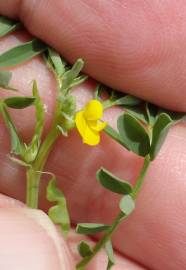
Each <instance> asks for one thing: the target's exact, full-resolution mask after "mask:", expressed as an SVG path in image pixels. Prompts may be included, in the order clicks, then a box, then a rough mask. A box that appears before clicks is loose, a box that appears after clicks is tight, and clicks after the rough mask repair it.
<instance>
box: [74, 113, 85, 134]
mask: <svg viewBox="0 0 186 270" xmlns="http://www.w3.org/2000/svg"><path fill="white" fill-rule="evenodd" d="M75 123H76V127H77V129H78V131H79V133H80V135H81V137H83V136H84V134H85V131H86V128H87V122H86V120H85V118H84V113H83V111H79V112H77V113H76V116H75Z"/></svg>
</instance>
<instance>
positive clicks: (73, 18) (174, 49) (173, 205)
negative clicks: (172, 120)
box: [0, 0, 186, 270]
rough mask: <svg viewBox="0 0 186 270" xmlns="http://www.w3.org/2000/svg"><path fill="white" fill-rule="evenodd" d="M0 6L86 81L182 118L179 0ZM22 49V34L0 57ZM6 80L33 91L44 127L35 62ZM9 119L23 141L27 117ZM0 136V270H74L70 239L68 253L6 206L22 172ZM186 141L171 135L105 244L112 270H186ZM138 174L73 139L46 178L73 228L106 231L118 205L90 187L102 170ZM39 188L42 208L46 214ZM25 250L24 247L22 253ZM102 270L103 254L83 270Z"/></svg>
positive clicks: (108, 144)
mask: <svg viewBox="0 0 186 270" xmlns="http://www.w3.org/2000/svg"><path fill="white" fill-rule="evenodd" d="M1 2H2V3H1ZM1 2H0V13H1V14H3V15H8V16H10V17H19V18H20V19H21V20H22V21H23V22H24V24H25V27H26V28H27V29H28V31H29V32H30V33H32V34H34V35H36V36H38V37H40V38H42V39H43V40H44V41H46V42H47V43H49V44H50V45H52V46H54V47H55V48H56V49H57V50H59V51H60V52H61V53H62V55H64V56H65V57H66V58H67V59H68V60H69V61H71V62H73V61H74V60H75V59H76V58H77V57H79V56H81V57H82V58H83V59H85V61H86V67H85V71H86V72H87V73H88V74H89V75H90V76H91V77H93V78H95V79H97V80H100V81H102V82H104V83H106V84H108V85H110V86H113V87H116V88H118V89H121V90H124V91H125V92H126V91H127V92H128V93H131V94H133V95H137V96H139V97H141V98H145V99H147V100H149V101H151V102H154V103H156V104H158V105H161V106H164V107H166V108H170V109H174V110H179V111H185V110H186V104H185V102H186V90H185V89H186V88H185V86H186V79H185V78H186V76H185V75H186V74H185V70H186V57H185V55H186V52H185V42H186V30H185V29H186V25H185V24H186V20H185V15H186V8H185V5H184V3H185V1H184V0H177V1H175V0H172V1H155V0H154V1H152V0H151V1H144V0H138V1H137V0H136V1H135V0H132V1H131V0H130V1H121V0H117V1H116V0H115V1H107V2H106V1H105V0H104V1H98V0H96V1H90V0H86V1H85V0H81V1H80V0H77V1H72V0H70V1H69V0H68V1H67V0H66V1H59V0H58V1H46V0H45V1H42V0H40V1H36V0H35V1H33V0H29V1H16V0H7V1H6V2H4V1H1ZM36 3H37V4H36ZM49 18H50V20H49ZM92 37H94V39H93V38H92ZM27 39H28V36H27V34H25V33H19V34H17V35H13V36H10V37H7V38H5V39H4V41H3V42H2V44H0V51H1V52H2V51H4V50H6V49H7V48H9V47H11V46H13V45H15V44H17V43H19V42H20V41H21V40H27ZM13 73H14V76H13V81H12V84H13V85H14V86H15V87H17V88H19V89H20V91H21V93H24V94H30V91H31V85H30V82H31V80H33V79H36V80H37V81H38V84H39V89H40V93H41V95H42V97H43V100H44V102H45V104H46V105H47V107H48V111H47V120H46V124H47V127H49V125H50V122H51V118H52V112H53V108H54V101H55V82H54V80H53V78H52V76H51V74H50V73H49V72H48V71H47V69H46V67H45V66H44V65H43V63H42V61H41V60H40V59H34V60H32V61H31V62H29V63H26V64H24V65H23V66H19V67H16V68H14V69H13ZM93 87H94V82H92V81H91V82H88V83H86V84H85V85H84V86H81V87H79V88H78V89H76V90H75V95H76V96H77V98H78V100H79V107H81V106H82V104H84V103H85V102H86V100H88V98H90V97H91V89H92V88H93ZM2 95H5V94H4V92H1V96H2ZM118 114H119V109H113V110H110V111H108V112H107V113H106V115H105V118H106V119H107V120H108V121H111V122H112V124H113V125H115V119H116V117H117V115H118ZM12 117H13V118H14V121H15V122H16V123H17V125H18V128H19V131H20V132H21V133H22V134H23V136H24V138H25V139H27V140H28V139H29V138H30V136H31V134H32V133H31V132H32V131H33V126H34V114H33V111H32V110H28V111H25V112H24V114H23V113H19V112H16V111H15V112H14V111H12ZM25 119H26V121H25ZM0 128H1V129H0V130H1V132H0V149H1V153H0V163H1V171H0V179H2V181H0V190H1V192H2V193H3V194H6V195H7V196H9V197H5V196H3V195H2V196H1V197H0V215H1V218H0V220H1V222H0V234H1V238H2V241H1V243H0V250H1V252H0V257H1V260H0V266H1V269H5V270H6V269H9V270H11V269H16V267H17V269H36V270H37V269H40V270H42V269H45V270H47V269H51V266H52V269H55V270H58V269H63V268H64V267H65V268H64V269H74V263H75V261H76V260H77V254H75V253H74V243H76V242H78V240H79V238H77V237H75V236H74V235H73V234H72V235H71V236H70V239H69V242H68V243H66V242H65V241H64V240H63V239H62V237H61V236H59V235H58V233H57V232H56V230H55V228H54V227H53V225H51V223H50V221H49V220H48V218H47V217H46V216H45V214H44V213H43V212H40V211H36V210H30V209H27V208H26V207H25V206H24V205H22V204H20V203H19V202H18V201H15V200H14V199H11V198H10V197H13V198H16V199H18V200H20V201H23V200H24V190H25V183H24V172H23V170H22V169H21V168H20V167H17V166H16V165H14V164H12V163H11V162H10V161H9V160H8V158H7V156H6V154H7V153H8V152H9V140H8V131H7V129H6V128H5V126H4V124H3V121H2V120H0ZM185 138H186V127H185V124H184V123H182V124H179V125H177V126H175V127H174V128H172V129H171V131H170V133H169V135H168V137H167V140H166V142H165V144H164V146H163V148H162V150H161V152H160V154H159V155H158V157H157V159H156V160H155V161H154V162H153V164H152V165H151V167H150V169H149V172H148V174H147V176H146V179H145V184H144V186H143V188H142V190H141V193H140V195H139V197H138V199H137V207H136V211H135V212H134V213H133V214H132V216H131V217H130V218H129V219H128V220H127V221H126V222H124V223H123V224H122V225H121V226H120V228H119V230H118V231H117V233H116V234H115V235H114V238H113V244H114V247H115V249H116V251H117V252H118V254H120V255H118V256H117V260H118V264H117V266H115V267H114V268H113V269H114V270H120V269H121V270H123V269H129V270H139V269H153V270H161V269H164V270H182V269H184V267H185V265H186V233H185V227H186V199H185V191H186V181H185V180H186V179H185V178H186V177H185V171H186V169H185V168H186V139H185ZM116 157H118V158H117V163H116V161H115V160H116ZM74 160H75V162H74ZM141 165H142V160H141V159H140V158H138V157H137V156H135V155H133V154H132V153H129V152H127V151H125V150H123V149H122V148H121V147H120V146H118V145H117V144H116V143H115V142H112V141H110V139H109V138H108V137H106V136H105V137H104V136H102V142H101V144H100V145H99V146H97V147H96V148H90V147H88V146H86V145H82V142H81V140H80V138H79V136H78V135H77V133H76V132H73V133H72V134H71V135H70V137H69V139H68V140H66V139H63V138H62V139H59V140H58V142H57V143H56V145H55V147H54V150H53V152H52V153H51V155H50V158H49V161H48V164H47V168H46V170H47V171H48V170H49V171H53V172H54V173H55V174H56V175H57V177H58V181H59V183H60V185H61V187H62V188H63V190H64V192H65V194H66V195H67V199H68V202H69V207H70V212H71V214H72V220H73V222H74V223H76V222H83V221H84V222H91V221H93V222H103V223H107V222H111V220H112V219H113V218H114V216H115V215H116V213H117V211H118V208H117V202H118V196H114V195H113V194H111V193H110V192H108V191H105V190H104V189H102V188H101V187H100V186H99V185H98V184H96V183H95V172H96V170H97V169H98V168H99V167H100V166H105V167H106V168H108V169H110V170H111V171H112V172H113V173H115V174H117V175H118V176H121V177H123V178H124V179H129V180H131V182H132V183H134V180H135V178H136V177H137V175H138V173H139V170H140V167H141ZM43 182H45V181H43ZM44 184H45V183H43V189H42V194H41V197H42V199H41V207H42V208H43V209H44V210H46V209H47V204H46V201H45V199H44V188H45V185H44ZM82 187H83V188H82ZM10 224H11V225H10ZM20 235H21V236H20ZM25 243H29V247H28V249H26V248H25ZM43 243H44V245H43ZM18 247H19V248H18ZM10 254H11V260H10V258H9V257H10ZM105 265H106V257H105V254H104V253H102V254H100V255H99V256H98V257H97V258H96V259H95V260H94V262H93V263H92V265H90V266H89V268H88V269H90V270H97V269H105ZM142 265H143V266H142ZM29 267H30V268H29ZM60 267H61V268H60Z"/></svg>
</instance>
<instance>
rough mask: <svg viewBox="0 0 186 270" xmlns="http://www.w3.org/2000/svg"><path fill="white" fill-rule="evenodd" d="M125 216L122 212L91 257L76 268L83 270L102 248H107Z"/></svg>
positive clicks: (83, 260)
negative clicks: (108, 242)
mask: <svg viewBox="0 0 186 270" xmlns="http://www.w3.org/2000/svg"><path fill="white" fill-rule="evenodd" d="M123 217H124V214H123V213H122V212H120V213H119V214H118V215H117V217H116V218H115V220H114V222H113V223H112V225H111V226H110V227H109V229H108V230H107V231H106V233H105V234H104V236H103V237H102V238H101V239H100V240H99V242H98V243H97V244H96V245H95V246H94V248H93V252H92V254H91V255H90V256H87V257H85V258H84V259H82V260H81V261H80V262H79V263H78V264H77V266H76V269H77V270H83V269H84V268H85V266H86V265H87V264H88V263H89V262H90V261H91V260H92V259H93V258H94V256H95V255H96V254H97V253H98V252H99V251H100V249H102V247H104V246H105V244H106V243H107V241H108V240H109V239H110V237H111V235H112V233H113V232H114V231H115V229H116V228H117V227H118V225H119V224H120V222H121V220H122V219H123Z"/></svg>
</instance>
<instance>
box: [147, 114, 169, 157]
mask: <svg viewBox="0 0 186 270" xmlns="http://www.w3.org/2000/svg"><path fill="white" fill-rule="evenodd" d="M172 124H173V122H172V120H171V118H170V117H169V115H167V114H165V113H161V114H160V115H159V116H158V118H157V120H156V122H155V124H154V127H153V131H152V143H151V149H150V158H151V160H154V159H155V157H156V156H157V154H158V152H159V150H160V148H161V146H162V144H163V143H164V141H165V138H166V136H167V133H168V131H169V128H170V127H171V125H172Z"/></svg>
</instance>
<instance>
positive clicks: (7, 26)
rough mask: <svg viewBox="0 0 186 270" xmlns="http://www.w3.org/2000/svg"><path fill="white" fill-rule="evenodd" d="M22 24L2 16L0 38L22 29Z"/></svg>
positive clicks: (0, 18)
mask: <svg viewBox="0 0 186 270" xmlns="http://www.w3.org/2000/svg"><path fill="white" fill-rule="evenodd" d="M20 25H21V24H20V23H19V22H16V21H14V20H10V19H8V18H5V17H3V16H0V37H3V36H5V35H7V34H9V33H11V32H13V31H15V30H17V29H18V28H19V27H20Z"/></svg>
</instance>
